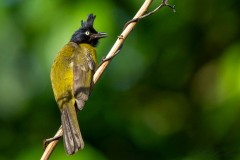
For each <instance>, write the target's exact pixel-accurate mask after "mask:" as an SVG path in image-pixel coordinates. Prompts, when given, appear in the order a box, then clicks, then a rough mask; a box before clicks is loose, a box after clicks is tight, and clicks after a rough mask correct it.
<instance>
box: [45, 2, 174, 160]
mask: <svg viewBox="0 0 240 160" xmlns="http://www.w3.org/2000/svg"><path fill="white" fill-rule="evenodd" d="M152 1H153V0H145V2H144V3H143V5H142V6H141V8H140V9H139V10H138V12H137V13H136V15H135V16H134V17H133V19H132V20H130V21H128V22H127V23H126V24H125V27H124V30H123V31H122V33H121V35H120V36H118V39H117V40H116V42H115V43H114V45H113V47H112V48H111V50H110V51H109V53H108V54H107V56H106V58H105V60H104V61H103V62H102V63H101V65H100V66H99V68H98V69H97V71H96V72H95V74H94V77H93V82H94V84H96V83H97V81H98V79H99V78H100V77H101V75H102V74H103V72H104V71H105V69H106V68H107V66H108V65H109V63H110V61H111V59H112V58H113V57H114V56H115V55H116V54H117V53H118V52H119V51H120V50H121V46H122V45H123V43H124V41H125V40H126V38H127V37H128V35H129V34H130V32H131V31H132V30H133V28H134V27H135V25H136V24H137V22H138V20H140V19H143V18H145V17H148V16H150V15H152V14H153V13H155V12H156V11H158V10H159V9H161V8H162V7H164V6H168V7H170V8H172V9H173V11H175V8H174V6H170V5H169V4H168V0H163V1H162V3H161V4H160V5H159V6H158V7H157V8H156V9H155V10H153V11H152V12H149V13H148V14H145V13H146V12H147V9H148V8H149V6H150V5H151V3H152ZM62 134H63V132H62V127H60V128H59V129H58V131H57V133H56V134H55V136H54V137H53V138H54V139H55V140H53V141H51V142H50V143H49V144H48V145H47V147H46V148H45V151H44V153H43V155H42V157H41V160H48V159H49V157H50V155H51V153H52V152H53V150H54V148H55V147H56V145H57V143H58V141H59V137H61V136H62Z"/></svg>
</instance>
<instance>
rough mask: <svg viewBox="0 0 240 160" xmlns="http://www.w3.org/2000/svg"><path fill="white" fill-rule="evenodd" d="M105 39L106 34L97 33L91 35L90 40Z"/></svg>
mask: <svg viewBox="0 0 240 160" xmlns="http://www.w3.org/2000/svg"><path fill="white" fill-rule="evenodd" d="M105 37H107V33H105V32H98V33H96V34H92V35H91V38H92V39H100V38H105Z"/></svg>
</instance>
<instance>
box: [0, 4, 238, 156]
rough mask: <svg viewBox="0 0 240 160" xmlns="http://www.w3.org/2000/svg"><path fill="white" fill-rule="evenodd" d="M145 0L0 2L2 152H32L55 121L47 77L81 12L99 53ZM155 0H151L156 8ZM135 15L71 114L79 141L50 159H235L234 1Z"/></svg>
mask: <svg viewBox="0 0 240 160" xmlns="http://www.w3.org/2000/svg"><path fill="white" fill-rule="evenodd" d="M143 2H144V1H143V0H141V1H140V0H132V1H128V0H122V1H113V0H105V1H96V0H95V1H93V0H81V1H80V0H79V1H78V0H72V1H64V0H55V1H49V0H1V1H0V66H1V67H0V124H1V127H0V160H5V159H16V160H33V159H40V157H41V155H42V153H43V148H42V141H43V139H45V138H49V137H52V136H53V135H54V134H55V132H56V131H57V129H58V127H59V126H60V113H59V110H58V107H57V105H56V102H55V100H54V97H53V93H52V89H51V82H50V78H49V74H50V68H51V64H52V62H53V60H54V58H55V56H56V55H57V53H58V51H59V50H60V49H61V48H62V47H63V45H64V44H66V43H67V42H68V41H69V39H70V37H71V35H72V34H73V33H74V31H75V30H77V29H78V27H79V26H80V20H82V19H84V20H85V19H86V17H87V15H88V14H89V13H94V14H96V15H97V19H96V21H95V28H96V30H98V31H103V32H107V33H108V35H109V36H108V38H106V39H102V40H101V42H100V44H99V46H98V49H97V52H98V59H99V61H100V60H101V58H102V57H104V56H105V55H106V54H107V53H108V51H109V50H110V48H111V46H112V45H113V43H114V42H115V40H116V38H117V36H118V35H119V34H120V33H121V31H122V27H123V25H124V24H125V23H126V22H127V21H128V20H130V19H131V18H132V17H133V16H134V15H135V13H136V12H137V10H138V9H139V7H140V6H141V4H142V3H143ZM160 2H161V1H160V0H159V1H158V0H155V1H154V2H153V4H152V6H151V8H150V10H151V9H154V8H155V7H157V5H158V4H159V3H160ZM170 3H171V4H175V5H176V9H177V12H176V13H173V12H172V10H171V9H169V8H163V9H162V10H160V11H159V12H157V13H156V14H154V15H152V16H150V17H148V18H146V19H143V20H141V21H140V22H139V24H138V25H137V26H136V27H135V29H134V30H133V32H132V33H131V34H130V36H129V37H128V39H127V40H126V42H125V44H124V46H123V49H122V51H121V52H120V54H119V55H118V56H117V57H116V58H115V59H114V60H113V61H112V62H111V64H110V65H109V67H108V68H107V70H106V72H104V74H103V76H102V77H101V79H100V80H99V81H98V83H97V85H96V86H95V88H94V91H93V93H92V95H91V97H90V99H89V101H88V102H87V103H86V106H85V108H84V110H83V111H81V112H80V113H79V114H78V116H79V122H80V126H81V131H82V134H83V138H84V140H85V143H86V147H85V149H84V150H83V151H80V152H78V153H77V154H76V155H74V156H70V157H67V156H66V154H65V151H64V148H63V144H62V141H60V142H59V144H58V145H57V147H56V149H55V150H54V152H53V154H52V157H51V158H50V159H53V160H54V159H71V160H75V159H82V160H96V159H97V160H108V159H111V160H122V159H124V160H130V159H131V160H132V159H138V160H145V159H149V160H158V159H163V160H239V159H240V29H239V28H240V23H239V22H240V13H239V12H240V9H239V8H240V1H239V0H225V1H224V0H202V1H196V0H195V1H187V0H181V1H176V0H172V1H170Z"/></svg>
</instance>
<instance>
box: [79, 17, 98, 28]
mask: <svg viewBox="0 0 240 160" xmlns="http://www.w3.org/2000/svg"><path fill="white" fill-rule="evenodd" d="M95 18H96V16H95V15H93V14H89V15H88V18H87V21H85V22H84V21H83V20H82V21H81V26H82V27H83V28H85V27H86V28H93V22H94V19H95Z"/></svg>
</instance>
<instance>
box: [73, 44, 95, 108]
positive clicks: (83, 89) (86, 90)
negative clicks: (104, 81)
mask: <svg viewBox="0 0 240 160" xmlns="http://www.w3.org/2000/svg"><path fill="white" fill-rule="evenodd" d="M90 51H92V50H89V49H88V48H86V47H80V46H79V47H78V48H77V49H76V50H75V52H74V56H73V93H74V97H75V99H76V103H77V107H78V109H79V110H81V109H82V108H83V106H84V104H85V101H86V100H87V99H88V96H89V94H90V90H91V86H92V79H93V74H94V70H95V63H94V60H93V58H92V57H91V53H90Z"/></svg>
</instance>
